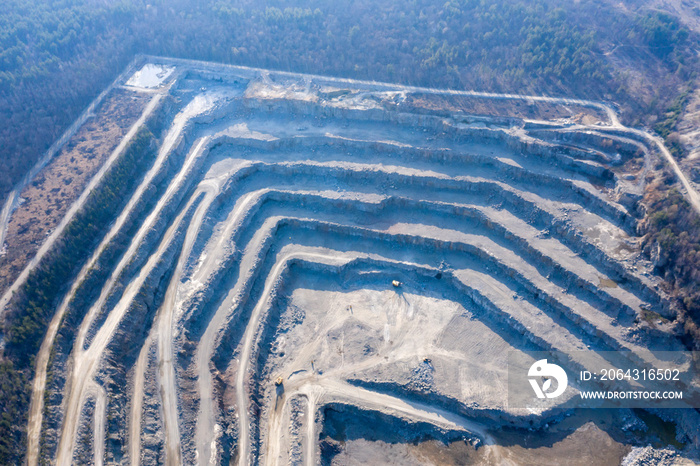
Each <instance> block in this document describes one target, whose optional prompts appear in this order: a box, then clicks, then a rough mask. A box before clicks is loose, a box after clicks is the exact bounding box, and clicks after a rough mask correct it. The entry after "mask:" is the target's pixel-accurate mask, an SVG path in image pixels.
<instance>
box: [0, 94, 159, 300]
mask: <svg viewBox="0 0 700 466" xmlns="http://www.w3.org/2000/svg"><path fill="white" fill-rule="evenodd" d="M147 102H148V96H146V95H143V94H140V93H136V92H132V91H128V90H125V89H114V90H113V91H112V92H111V93H110V95H108V96H107V98H106V99H105V101H104V102H103V103H102V105H101V106H100V108H99V109H98V110H97V113H96V114H95V116H94V117H93V118H91V119H89V120H88V121H87V122H86V123H85V124H84V125H83V126H82V128H80V129H79V130H78V132H77V133H76V134H75V135H74V136H73V137H72V138H71V139H70V140H69V141H68V143H67V144H66V146H65V147H64V148H63V149H62V150H61V151H60V152H59V153H58V154H57V155H56V156H55V157H54V159H53V160H52V161H51V162H50V163H49V164H48V165H47V166H46V167H45V168H44V169H43V170H42V171H41V172H40V173H39V175H38V176H37V177H36V179H35V180H34V181H33V182H32V183H31V184H30V185H28V186H27V187H26V188H25V189H24V190H23V191H22V193H21V194H20V196H21V199H22V200H21V204H20V205H19V207H17V209H16V210H15V211H14V213H13V214H12V216H11V217H10V222H9V224H8V229H7V236H6V241H5V244H4V245H3V246H2V247H3V249H2V251H3V254H2V255H1V256H0V290H4V289H5V288H6V287H7V286H8V285H9V284H10V283H11V282H12V281H13V280H14V279H15V278H16V277H17V275H18V274H19V273H20V271H21V270H22V269H23V268H24V266H25V265H26V264H27V262H28V261H29V259H31V258H32V257H33V256H34V253H35V252H36V250H37V249H38V248H39V246H40V245H41V243H42V241H43V240H44V239H45V238H46V236H48V235H49V234H50V233H51V231H52V230H53V229H54V228H55V227H56V225H57V224H58V223H59V222H60V220H61V218H63V216H64V214H65V213H66V211H67V210H68V208H69V207H70V205H71V204H72V203H73V201H75V200H76V199H77V198H78V196H80V194H81V193H82V192H83V190H84V189H85V186H86V185H87V183H88V181H89V180H90V178H91V177H92V176H93V175H94V174H95V173H96V172H97V170H98V169H99V168H100V166H102V164H103V163H104V162H105V160H106V159H107V157H108V156H109V155H110V153H111V152H112V151H113V150H114V148H115V147H116V146H117V145H118V144H119V141H120V140H121V139H122V138H123V137H124V135H125V134H126V132H127V130H128V129H129V127H130V126H131V125H132V124H133V123H134V122H135V121H136V120H137V119H138V117H139V115H140V114H141V112H142V111H143V108H144V106H145V105H146V103H147Z"/></svg>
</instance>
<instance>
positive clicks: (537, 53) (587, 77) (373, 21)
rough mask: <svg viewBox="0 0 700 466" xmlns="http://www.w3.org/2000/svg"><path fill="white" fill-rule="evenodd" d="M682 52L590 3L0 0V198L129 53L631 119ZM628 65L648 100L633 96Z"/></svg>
mask: <svg viewBox="0 0 700 466" xmlns="http://www.w3.org/2000/svg"><path fill="white" fill-rule="evenodd" d="M693 43H694V42H693V40H692V37H691V36H690V33H689V32H688V31H687V30H686V29H685V28H683V27H682V26H681V25H680V24H679V23H678V21H677V20H676V19H675V18H674V17H672V16H670V15H666V14H663V13H658V12H640V13H629V12H623V11H622V10H619V9H616V8H615V7H614V6H612V5H610V4H609V3H608V2H604V1H602V0H582V1H580V2H569V3H561V2H558V1H555V0H543V1H532V0H522V1H516V2H514V1H511V0H489V1H486V0H449V1H446V2H435V1H433V0H353V1H352V2H328V1H325V0H306V1H302V0H291V1H282V0H262V1H256V2H253V1H251V0H203V1H195V0H151V1H148V2H146V1H145V0H121V1H119V2H111V3H110V2H101V1H98V0H8V1H6V2H4V5H3V14H2V15H0V198H2V197H4V196H5V194H6V193H7V192H8V191H9V189H10V187H11V186H12V185H13V184H14V183H16V182H17V181H18V180H19V179H20V178H21V176H22V175H23V174H24V173H26V172H27V171H28V169H29V167H30V166H31V165H33V164H34V163H35V162H36V160H37V159H38V158H39V156H40V154H41V153H42V152H43V151H44V150H45V149H46V148H47V147H48V146H49V145H50V144H51V142H52V141H53V140H55V139H56V137H57V136H58V135H59V134H60V133H61V131H62V130H64V129H65V128H66V127H67V126H68V125H69V124H70V122H71V121H73V120H74V119H75V118H76V116H77V115H78V114H79V113H80V111H81V110H82V109H83V108H84V107H85V106H86V105H87V104H88V102H89V101H90V100H91V99H92V98H94V97H95V96H96V95H97V94H98V93H99V92H100V90H101V89H103V88H104V87H105V86H106V85H107V84H108V83H109V82H110V81H111V80H112V79H113V78H114V76H116V75H117V74H118V72H119V71H120V70H121V69H123V67H124V66H125V65H126V64H127V63H128V62H129V60H130V59H131V58H132V57H133V55H134V54H135V53H148V54H154V55H167V56H176V57H183V58H194V59H203V60H213V61H219V62H227V63H236V64H243V65H249V66H257V67H266V68H274V69H282V70H291V71H298V72H313V73H325V74H330V75H337V76H346V77H354V78H367V79H377V80H385V81H398V82H403V83H409V84H417V85H425V86H441V87H454V88H469V89H479V90H489V91H504V92H528V93H547V94H556V95H576V96H579V97H589V98H605V99H614V100H616V101H618V102H620V103H622V104H623V105H624V106H625V108H627V109H628V110H629V111H630V112H631V113H634V112H635V111H636V112H638V113H637V115H639V114H641V112H647V111H648V110H649V108H648V105H647V104H646V103H645V101H649V100H651V101H652V106H653V107H654V108H657V107H658V108H659V109H661V108H665V107H666V106H667V105H668V103H669V102H668V101H667V100H668V99H669V98H672V97H673V95H674V93H675V89H674V90H672V91H669V89H671V88H673V86H676V85H677V83H678V82H679V81H683V80H686V79H688V77H689V76H690V75H691V74H692V72H693V70H694V69H695V62H696V61H697V59H696V58H694V57H695V54H694V52H693V50H692V44H693ZM611 50H612V51H613V52H614V53H613V52H611ZM611 53H612V54H611ZM612 57H614V58H615V59H614V60H612V59H611V58H612ZM621 63H627V64H628V65H627V68H625V69H621V68H620V66H622V65H620V64H621ZM628 68H629V69H632V70H633V72H634V73H635V79H636V80H638V78H639V77H640V76H641V77H642V78H643V81H644V80H646V81H645V82H647V84H649V81H650V80H655V81H654V82H653V83H652V84H653V85H648V86H647V88H648V89H649V92H654V93H656V94H655V95H652V96H646V95H645V96H638V95H636V94H633V93H632V91H630V88H629V85H628V82H627V77H626V73H627V72H628ZM635 85H636V84H635ZM654 97H657V99H656V100H654V99H653V98H654Z"/></svg>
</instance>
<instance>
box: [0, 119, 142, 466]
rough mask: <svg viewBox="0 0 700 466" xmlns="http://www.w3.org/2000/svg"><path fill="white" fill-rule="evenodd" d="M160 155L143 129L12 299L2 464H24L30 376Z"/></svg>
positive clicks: (2, 381) (0, 376)
mask: <svg viewBox="0 0 700 466" xmlns="http://www.w3.org/2000/svg"><path fill="white" fill-rule="evenodd" d="M154 159H155V141H154V137H153V135H152V134H151V132H150V131H149V130H148V129H145V128H143V129H141V130H140V131H139V133H137V135H136V136H135V137H134V139H133V141H132V142H131V143H130V145H129V147H128V149H127V150H126V152H125V153H124V154H123V155H122V156H121V157H120V158H119V159H118V160H117V162H116V163H115V165H114V166H113V167H112V168H110V170H109V171H108V172H107V173H106V174H105V178H104V181H103V182H102V183H101V184H100V185H99V186H98V187H97V188H96V189H95V191H94V192H93V193H92V194H90V196H89V197H88V199H87V200H86V202H85V205H84V206H83V208H82V209H81V210H80V211H79V212H78V213H77V214H76V216H75V217H74V218H73V220H72V221H71V222H70V223H69V224H68V226H67V227H66V229H65V231H64V233H63V235H62V236H61V237H60V238H59V240H58V241H57V243H56V244H55V245H54V247H53V248H52V250H51V252H50V253H49V254H47V256H45V258H44V259H43V260H42V261H41V263H40V265H39V266H38V267H37V268H36V269H35V270H34V271H33V272H32V273H31V274H30V276H29V278H28V279H27V281H26V282H25V284H24V285H23V286H22V287H21V288H20V290H19V291H18V292H17V294H16V295H15V296H13V298H12V300H11V301H10V304H9V306H8V314H7V316H6V320H5V328H3V332H4V334H5V339H6V342H5V344H6V347H5V359H4V360H2V361H0V388H2V389H3V390H2V391H1V392H0V439H2V440H0V464H19V463H21V458H22V452H23V450H24V441H25V439H24V438H23V436H24V434H23V432H24V429H25V428H26V423H27V412H28V408H29V405H28V402H29V397H28V395H29V390H28V380H31V375H32V374H33V371H34V368H33V363H34V357H35V356H36V353H37V352H38V350H39V346H40V345H41V342H42V339H43V336H44V334H45V333H46V329H47V327H48V325H49V322H50V321H51V319H52V318H53V315H54V312H55V310H56V308H57V307H58V305H59V302H60V300H61V298H62V297H63V296H64V294H65V292H66V291H67V287H68V286H70V283H71V281H72V279H73V278H74V277H75V276H76V275H77V274H78V272H79V270H80V268H81V267H82V266H83V265H84V264H85V262H86V261H87V259H88V258H89V256H90V254H91V253H92V251H93V250H94V249H95V247H96V246H97V244H98V242H99V241H100V240H101V238H103V237H104V235H105V232H106V230H107V227H108V225H109V224H110V223H111V222H112V221H114V218H115V217H116V215H117V212H120V211H121V209H122V207H123V206H124V204H125V203H126V202H127V200H128V199H129V198H130V193H131V192H132V191H133V190H134V189H135V187H136V183H138V181H139V180H140V179H141V177H142V175H143V173H144V172H145V169H146V167H148V166H149V162H152V161H153V160H154ZM10 361H12V362H10ZM5 388H7V389H5ZM6 413H7V414H12V417H13V423H12V424H11V425H7V424H6V423H4V422H2V420H3V419H4V416H5V414H6Z"/></svg>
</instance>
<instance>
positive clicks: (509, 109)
mask: <svg viewBox="0 0 700 466" xmlns="http://www.w3.org/2000/svg"><path fill="white" fill-rule="evenodd" d="M404 106H405V107H407V108H408V109H411V110H414V111H415V110H421V109H424V110H429V111H436V112H463V113H465V114H469V115H483V116H490V117H503V118H522V119H528V120H543V121H546V120H569V121H572V122H575V123H583V124H586V125H592V124H596V123H603V122H606V120H607V118H606V115H605V114H604V113H602V112H600V111H599V110H597V109H593V108H589V107H583V106H580V105H576V104H569V105H555V104H550V103H542V102H534V101H527V100H505V99H504V100H494V99H481V98H478V97H460V96H457V97H443V96H433V95H429V94H425V95H415V96H411V97H409V98H407V99H406V102H405V103H404Z"/></svg>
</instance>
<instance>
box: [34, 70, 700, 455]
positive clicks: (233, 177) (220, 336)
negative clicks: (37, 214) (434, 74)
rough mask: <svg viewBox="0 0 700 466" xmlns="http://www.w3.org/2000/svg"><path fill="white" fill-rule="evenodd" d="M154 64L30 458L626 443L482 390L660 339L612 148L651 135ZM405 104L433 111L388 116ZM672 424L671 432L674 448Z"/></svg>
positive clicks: (43, 355)
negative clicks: (138, 174) (512, 375)
mask: <svg viewBox="0 0 700 466" xmlns="http://www.w3.org/2000/svg"><path fill="white" fill-rule="evenodd" d="M163 62H164V64H167V65H168V66H173V67H174V68H175V71H174V72H173V74H172V79H173V80H174V81H173V82H172V83H171V84H172V85H171V84H168V85H167V87H166V86H165V85H163V87H158V88H157V89H156V90H155V91H148V92H154V93H162V94H163V95H165V94H171V96H172V101H173V102H175V103H174V104H173V105H174V107H172V108H171V109H169V110H168V111H167V113H166V114H164V115H161V117H162V118H163V119H164V120H165V121H166V122H169V124H167V126H166V127H167V128H168V130H167V131H166V133H165V135H164V137H163V140H162V141H161V142H160V147H159V149H158V154H157V157H156V160H155V161H154V164H153V166H152V168H151V169H149V171H148V173H146V174H145V175H144V178H143V180H142V181H141V182H140V185H139V186H138V187H137V188H136V189H135V191H134V193H133V195H132V197H131V198H130V199H129V202H128V203H127V204H126V206H125V208H124V210H123V211H122V212H119V213H118V216H117V217H116V219H115V221H114V222H113V223H112V224H111V225H110V229H109V231H108V232H107V234H106V235H105V238H104V240H103V242H102V244H100V245H99V247H98V248H97V249H96V252H95V254H94V255H93V256H92V258H91V259H90V261H89V262H88V263H87V264H86V266H85V268H84V269H83V270H82V271H81V273H80V275H79V276H80V277H84V276H85V275H86V274H87V271H88V270H89V268H90V267H91V264H93V263H94V261H96V260H97V258H98V257H99V256H100V254H101V253H102V251H103V250H104V249H103V248H107V247H109V246H110V241H111V238H114V237H115V235H116V234H117V233H118V232H120V231H121V230H122V229H124V228H127V227H128V225H129V223H128V222H129V220H127V219H130V218H134V217H137V218H139V219H140V220H139V221H138V223H137V224H136V225H134V227H133V231H134V232H133V234H131V235H130V237H129V242H128V244H126V245H124V247H123V250H121V253H122V254H121V255H120V258H119V259H118V260H117V261H115V262H116V263H114V264H113V265H112V268H111V269H110V270H109V271H108V276H106V277H105V278H104V279H101V280H100V281H99V283H97V284H94V285H92V286H94V287H95V293H94V295H95V298H94V299H93V300H90V302H79V303H72V302H71V300H70V298H71V297H72V296H75V295H76V294H77V293H78V292H79V291H80V286H81V285H80V283H79V281H76V282H75V283H73V284H72V286H71V288H70V290H69V292H68V294H67V295H66V297H65V298H64V300H63V301H62V303H61V305H60V306H59V307H58V309H57V310H56V314H55V316H54V318H53V320H52V323H51V327H50V329H51V331H50V332H49V333H48V334H47V337H46V339H45V341H44V344H43V345H42V350H41V352H40V357H39V358H38V361H39V362H38V365H39V366H40V367H38V369H37V374H38V375H37V379H36V380H35V385H34V392H33V398H32V412H33V413H36V416H32V419H31V421H30V426H29V432H30V439H34V440H32V443H31V444H30V449H31V452H30V458H31V460H30V465H31V466H34V464H37V463H38V462H39V461H40V460H42V459H46V460H48V461H55V462H57V463H60V464H69V463H71V462H74V461H75V460H76V458H84V457H85V458H87V457H92V458H94V462H95V464H102V463H103V462H109V463H121V464H139V463H142V464H146V463H150V462H151V461H153V460H154V458H156V459H157V461H158V462H162V463H165V464H182V463H186V464H194V463H200V464H230V463H237V464H239V465H241V466H246V465H248V464H253V463H257V462H259V463H263V464H287V463H292V464H316V463H317V462H319V461H325V460H324V458H327V459H329V461H337V462H340V463H341V464H345V463H350V464H352V463H353V462H354V463H367V462H375V463H377V462H379V463H381V462H382V461H386V462H388V463H391V462H392V461H393V462H396V463H411V462H414V461H415V462H416V463H421V462H428V463H429V462H435V463H443V462H449V461H452V460H454V461H457V460H458V459H459V458H460V457H461V455H467V456H469V457H473V458H474V459H475V461H477V462H479V461H482V460H483V461H482V462H485V463H487V464H489V463H491V464H504V463H505V464H508V462H509V461H513V462H516V463H518V464H530V462H534V461H535V460H537V459H539V460H541V461H544V464H548V462H551V463H554V462H556V461H560V462H561V461H565V460H570V459H571V458H575V459H576V460H579V459H580V460H581V463H582V464H592V463H594V462H595V461H601V462H603V463H606V464H607V463H619V462H620V460H621V458H622V457H623V456H624V455H625V454H627V453H628V452H629V450H630V449H631V447H632V446H638V445H640V444H642V443H644V442H646V440H647V438H646V437H645V436H642V435H636V434H632V435H630V436H629V437H625V436H622V437H619V436H618V435H617V434H616V433H615V432H616V431H617V430H619V429H622V427H623V426H624V425H625V424H626V423H628V422H629V420H630V416H629V415H627V414H624V413H621V412H618V413H617V414H615V415H614V416H613V417H612V418H611V419H610V420H605V422H606V424H603V423H602V421H601V422H600V423H598V422H595V423H594V424H589V423H588V421H589V419H587V418H585V416H582V415H580V414H579V413H575V412H574V413H571V414H572V415H571V417H570V418H568V419H571V420H572V421H569V422H570V424H567V421H566V419H564V420H562V418H561V417H559V418H558V417H557V416H554V415H550V414H546V413H545V414H543V413H542V409H541V408H533V409H525V408H518V407H513V406H509V405H508V404H507V400H506V398H507V396H506V395H507V386H506V380H507V372H506V365H507V355H508V353H512V352H514V353H518V354H522V352H524V351H527V350H540V351H548V352H549V351H552V352H561V353H563V354H566V355H567V356H568V357H569V358H570V359H571V361H567V362H566V363H567V364H572V365H575V364H577V363H579V362H580V361H579V360H578V358H581V356H580V354H582V353H585V354H586V355H587V356H590V357H596V358H600V356H599V355H598V351H601V350H608V351H613V350H626V351H630V352H631V354H635V355H636V354H640V355H642V356H640V357H643V358H646V359H645V361H646V362H648V363H650V364H653V363H654V362H655V360H654V357H653V356H651V355H646V353H644V352H643V350H645V349H646V348H648V347H651V346H655V347H662V348H664V349H671V348H676V349H680V348H682V345H681V343H680V342H679V341H678V339H677V337H676V335H675V333H674V327H673V323H672V322H673V309H672V307H671V306H669V302H668V300H667V298H666V296H665V295H663V293H662V292H660V291H659V290H658V286H657V285H658V283H659V281H658V278H656V277H654V276H653V273H652V271H653V266H652V264H651V263H650V262H649V261H647V260H645V259H644V258H643V257H642V256H641V255H640V252H639V238H638V237H637V233H636V222H637V218H636V217H635V210H634V199H635V196H636V195H638V193H639V192H641V191H642V190H643V189H644V186H645V183H646V182H647V181H648V180H647V178H649V179H651V180H653V179H654V177H655V176H656V173H655V172H654V170H653V169H650V165H652V164H650V161H651V160H653V159H652V158H653V157H655V153H654V152H652V151H651V150H647V151H646V153H645V152H644V151H642V154H641V155H640V154H638V153H637V152H636V150H627V149H625V148H629V147H634V148H636V146H635V145H634V144H632V143H630V142H629V140H630V139H635V140H639V139H642V142H641V143H640V144H642V145H643V144H650V142H649V141H647V140H646V139H644V135H643V134H640V132H639V131H636V132H635V131H634V130H632V129H629V128H625V127H624V126H622V125H621V124H619V122H618V120H617V116H616V113H615V111H614V109H612V108H610V107H606V106H604V105H601V104H596V103H593V102H590V103H588V105H584V104H585V103H582V104H581V106H582V108H588V107H589V106H590V107H592V108H595V111H594V112H593V113H592V114H590V115H589V117H590V118H589V117H586V116H585V115H584V116H581V113H582V112H580V111H579V109H572V108H571V107H570V106H571V101H569V100H563V99H552V98H532V97H531V98H530V99H531V100H532V99H539V100H538V109H539V110H537V111H538V112H539V113H538V114H537V115H536V117H537V118H536V119H543V118H544V119H548V121H549V123H548V124H547V125H538V124H533V123H532V122H525V121H523V120H522V119H519V118H518V116H523V115H524V113H518V111H517V110H515V108H517V107H518V105H519V104H517V103H516V101H517V102H522V101H523V99H521V98H519V97H517V96H515V97H514V96H498V97H493V98H492V99H493V100H494V104H493V105H494V107H495V108H496V109H497V112H496V113H498V112H503V113H504V114H505V113H508V112H511V111H512V112H514V115H515V116H513V115H511V116H509V117H508V118H500V117H499V118H492V119H489V118H488V117H484V118H482V119H481V120H478V119H474V120H473V121H471V120H469V119H468V118H466V119H465V118H464V117H463V116H464V115H447V116H445V115H444V113H448V114H449V113H450V112H453V111H454V110H455V108H457V107H456V106H455V105H459V103H456V104H452V103H451V102H452V101H453V100H452V99H453V98H455V101H456V100H457V99H456V98H457V97H459V98H464V99H466V100H469V99H473V98H475V95H474V93H469V92H464V93H462V94H460V95H455V94H454V93H452V92H451V91H444V90H437V89H435V90H430V89H416V88H408V87H402V86H396V85H381V84H377V83H366V82H358V81H352V80H342V79H334V78H324V77H319V76H306V75H292V74H285V73H274V72H268V71H265V70H252V69H248V68H240V67H225V66H220V65H216V64H209V63H196V62H186V61H179V60H167V59H164V60H163ZM158 95H161V94H158ZM425 95H430V96H431V98H433V97H434V99H430V100H431V102H430V103H429V106H436V105H437V107H431V109H433V110H439V111H440V112H442V113H443V114H441V115H433V114H431V112H425V111H415V112H411V111H408V110H409V108H408V107H407V106H405V105H404V104H405V102H414V101H415V100H412V99H415V98H417V97H418V98H424V96H425ZM480 98H481V99H483V97H480ZM509 99H510V100H512V102H510V100H509ZM526 101H527V99H526ZM469 102H471V103H468V105H472V106H471V107H469V106H467V107H466V108H467V110H468V111H469V112H476V113H479V112H482V111H486V109H485V107H486V104H485V103H483V105H484V107H483V108H482V107H476V106H475V105H477V104H476V103H474V102H475V101H474V102H472V101H469ZM503 102H510V103H509V104H507V105H502V104H503ZM438 104H440V105H443V106H444V107H440V106H439V105H438ZM511 104H512V107H510V106H509V105H511ZM465 105H467V104H465ZM478 105H482V103H479V104H478ZM577 105H578V104H577ZM560 107H563V108H560ZM397 110H398V111H397ZM524 111H525V110H523V112H524ZM549 113H551V116H547V114H549ZM498 114H499V115H500V113H498ZM596 115H597V116H596ZM525 118H527V119H529V118H531V116H525ZM477 120H478V121H477ZM609 141H613V143H610V144H608V142H609ZM652 168H653V166H652ZM44 183H45V182H44ZM139 205H148V206H149V207H148V209H147V210H146V211H144V212H138V211H137V209H138V207H137V206H139ZM394 281H395V282H396V283H394ZM647 309H649V310H653V311H654V312H658V313H659V314H660V315H665V316H666V317H667V318H668V321H667V323H666V324H664V325H663V326H659V327H655V326H652V325H649V323H648V322H646V321H645V320H644V319H643V318H642V317H643V316H644V312H645V310H647ZM70 312H73V313H77V315H79V316H80V322H79V325H78V328H77V329H74V330H75V333H74V337H71V338H72V341H70V342H68V343H65V342H64V344H62V345H61V346H60V347H59V346H57V345H55V342H54V338H56V335H57V334H59V335H61V333H60V331H61V330H67V329H65V328H62V327H61V325H62V322H63V320H62V319H63V317H64V316H65V315H66V313H70ZM71 335H73V334H71ZM49 355H52V359H51V360H49ZM601 362H602V361H601ZM562 363H563V362H562ZM47 372H50V373H52V374H53V376H54V377H53V381H52V383H51V385H50V391H51V395H52V396H49V397H45V396H44V392H45V389H46V380H45V379H44V380H42V377H44V378H45V377H46V374H47ZM45 399H48V400H49V401H48V404H47V406H44V405H43V403H44V400H45ZM86 403H92V404H94V408H93V407H92V406H93V405H92V404H90V405H89V406H90V407H91V409H86V408H85V407H86V406H87V405H86ZM330 410H336V411H337V412H340V413H345V414H343V415H345V416H349V417H348V418H347V419H360V418H362V416H365V417H367V418H368V419H369V420H368V421H367V422H364V423H362V424H363V425H364V426H365V427H366V426H372V427H376V429H375V431H371V430H370V431H368V430H367V429H364V430H363V429H362V428H360V427H356V428H352V429H351V428H350V427H348V426H350V424H351V423H350V422H345V421H343V420H342V416H341V422H334V421H333V419H334V418H333V416H334V414H329V413H330V412H331V411H330ZM360 413H362V416H361V415H360ZM696 414H697V413H696ZM42 416H45V418H42ZM336 419H337V418H336ZM379 421H381V422H379ZM696 421H697V418H696V417H695V418H694V417H692V416H688V417H683V416H677V417H675V418H674V419H673V422H674V423H676V424H677V425H678V431H679V432H682V433H686V434H688V435H689V436H690V437H689V438H690V442H692V441H697V439H694V438H693V437H692V435H693V434H692V429H694V428H695V426H697V424H698V423H697V422H696ZM634 423H635V425H638V426H645V427H646V428H648V429H650V430H651V429H652V427H651V424H652V422H651V421H649V420H643V419H637V418H636V417H635V418H634ZM506 425H508V426H510V427H509V429H511V430H510V431H509V432H510V434H508V435H506V434H505V433H504V431H505V427H504V426H506ZM611 425H612V426H613V427H610V426H611ZM377 426H379V427H377ZM90 429H92V432H93V439H94V441H93V442H92V444H83V443H80V442H76V441H75V439H76V435H78V434H79V433H80V434H82V433H84V432H86V431H89V430H90ZM353 429H354V430H353ZM513 429H514V430H513ZM332 430H335V431H336V432H335V433H332V432H330V431H332ZM340 431H342V432H340ZM322 432H329V434H328V435H327V437H328V438H330V439H331V440H332V441H331V440H329V441H328V442H327V443H323V442H320V443H319V441H318V440H319V438H320V436H321V435H322ZM339 432H340V433H339ZM343 432H344V433H343ZM689 432H690V433H689ZM44 434H46V435H44ZM42 439H43V440H42ZM343 439H344V440H343ZM333 442H345V443H344V446H342V445H341V446H338V445H335V444H334V443H333ZM460 442H461V443H460ZM465 442H466V443H465ZM533 442H534V444H533ZM440 444H445V445H449V446H448V447H444V446H441V445H440ZM666 444H667V442H666V443H664V444H663V445H660V446H662V447H663V446H665V445H666ZM594 445H598V446H599V448H594V447H593V446H594ZM39 446H41V448H42V450H41V451H42V452H43V453H42V455H43V457H40V456H41V455H40V454H39ZM475 446H478V448H476V449H475V448H474V447H475ZM601 446H602V447H601ZM653 446H654V449H656V448H657V445H653ZM681 446H682V445H681ZM327 448H330V449H331V450H333V451H334V453H333V452H332V453H330V454H329V453H328V452H327V451H326V449H327ZM343 448H344V449H343ZM654 451H656V450H654ZM654 454H655V453H654ZM684 454H685V453H684Z"/></svg>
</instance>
